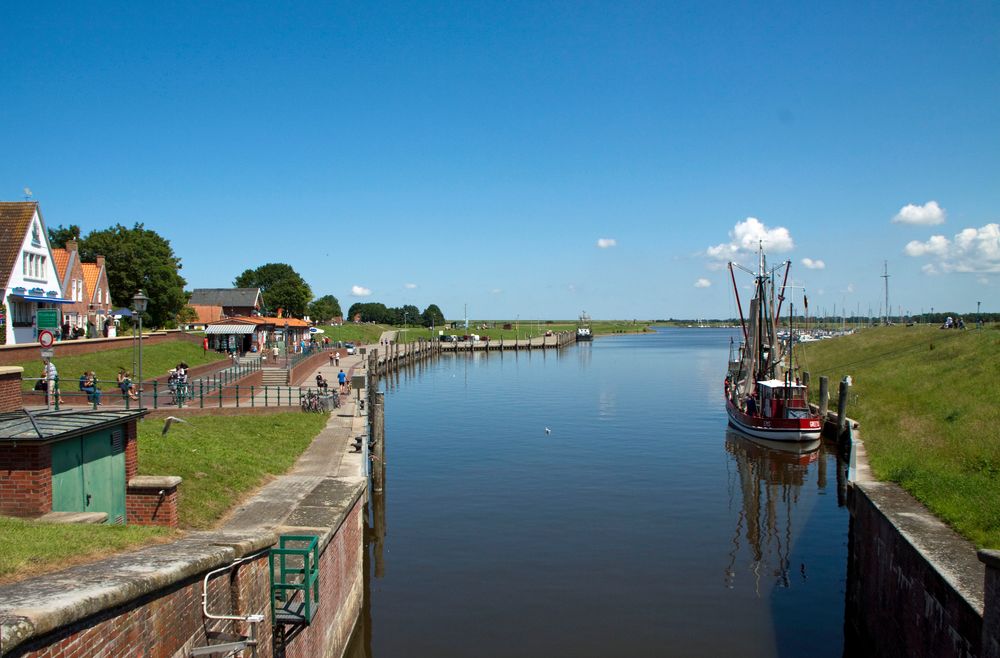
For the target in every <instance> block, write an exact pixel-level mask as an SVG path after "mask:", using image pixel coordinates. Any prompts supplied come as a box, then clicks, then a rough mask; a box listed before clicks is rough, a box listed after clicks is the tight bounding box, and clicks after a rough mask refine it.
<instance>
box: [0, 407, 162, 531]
mask: <svg viewBox="0 0 1000 658" xmlns="http://www.w3.org/2000/svg"><path fill="white" fill-rule="evenodd" d="M145 413H146V412H145V411H143V410H138V411H126V410H121V411H57V412H53V411H43V412H37V413H32V412H28V411H15V412H9V413H2V414H0V450H3V449H4V448H5V447H9V446H12V447H15V448H16V447H20V448H21V450H22V451H23V450H25V449H26V448H31V447H33V448H35V451H37V455H38V459H39V461H38V462H36V464H37V465H38V466H42V468H44V464H45V462H49V464H51V471H50V472H51V492H52V511H53V512H104V513H106V514H107V523H109V524H118V525H121V524H124V523H125V522H126V508H125V494H126V484H127V482H126V474H125V452H126V442H127V437H126V432H127V429H128V425H129V423H130V422H135V421H136V420H138V418H139V417H141V416H142V415H144V414H145ZM4 444H7V445H6V446H5V445H4ZM45 453H48V454H47V455H46V454H45ZM46 457H48V459H46Z"/></svg>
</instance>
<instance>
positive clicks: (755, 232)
mask: <svg viewBox="0 0 1000 658" xmlns="http://www.w3.org/2000/svg"><path fill="white" fill-rule="evenodd" d="M729 238H730V240H729V242H723V243H722V244H717V245H715V246H714V247H709V248H708V249H706V250H705V255H706V256H708V257H709V258H710V259H712V260H715V261H721V262H725V261H730V260H734V259H735V258H736V257H737V256H739V255H741V254H747V253H753V252H755V251H757V247H758V246H759V245H760V243H761V242H763V243H764V249H765V251H767V252H769V253H775V252H782V251H791V250H792V249H793V248H794V247H795V242H794V241H793V240H792V235H791V233H789V232H788V229H787V228H785V227H784V226H776V227H774V228H768V227H767V226H765V225H764V223H763V222H761V221H760V220H759V219H757V218H756V217H747V218H746V219H745V220H743V221H742V222H739V223H737V224H736V226H734V227H733V230H732V231H730V232H729Z"/></svg>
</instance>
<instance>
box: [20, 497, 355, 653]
mask: <svg viewBox="0 0 1000 658" xmlns="http://www.w3.org/2000/svg"><path fill="white" fill-rule="evenodd" d="M363 507H364V497H363V496H362V497H361V498H359V499H358V501H356V502H355V504H354V507H352V508H351V510H350V512H348V513H347V515H346V517H345V519H344V521H343V523H342V524H341V526H340V528H339V529H338V530H337V532H336V533H335V534H334V535H333V537H332V538H331V540H330V542H329V543H328V544H327V546H326V547H325V549H324V550H323V552H322V554H321V556H320V575H319V582H320V603H319V607H318V608H317V611H316V615H315V617H314V619H313V623H312V624H311V625H309V626H308V627H306V628H305V629H304V630H303V631H302V632H301V633H299V634H297V635H295V636H294V637H292V638H291V639H290V641H289V642H288V643H287V645H286V647H285V653H284V655H285V656H287V657H288V658H315V657H318V656H340V655H342V654H343V652H344V649H345V648H346V646H347V642H348V640H349V639H350V635H351V631H352V630H353V628H354V626H355V624H356V622H357V620H358V616H359V615H360V613H361V605H362V603H363V601H362V597H363V592H364V574H363V571H362V569H363V551H364V544H363V535H362V528H363V525H362V523H363V516H362V510H363ZM206 571H207V569H206ZM203 577H204V572H203V573H202V575H201V576H197V577H189V578H186V579H185V580H183V581H180V582H173V583H164V584H163V587H162V588H161V589H160V590H157V591H155V592H152V593H150V594H147V595H145V596H143V597H141V598H139V599H136V600H134V601H132V602H131V603H128V604H125V605H121V606H119V607H117V608H114V609H110V610H106V611H104V612H102V613H99V614H96V615H93V616H91V617H88V618H85V619H82V620H80V621H77V622H74V623H72V624H69V625H67V626H64V627H62V628H58V629H56V630H54V631H52V632H50V633H48V634H46V635H43V636H41V637H38V638H34V639H31V640H27V641H26V642H25V643H24V644H21V645H19V646H17V647H16V648H15V649H14V650H13V652H11V653H10V654H9V655H10V656H12V657H13V656H17V657H18V658H22V657H23V658H78V657H85V656H144V657H147V658H173V657H175V656H186V655H189V654H190V650H191V649H192V648H194V647H198V646H205V645H207V644H209V642H208V639H207V637H206V631H224V632H228V633H241V634H244V635H249V632H250V629H249V624H245V623H243V622H232V621H206V620H205V619H204V617H203V615H202V609H201V595H202V579H203ZM208 601H209V611H210V612H212V613H213V614H237V615H248V614H261V615H264V622H263V623H261V624H258V625H257V630H258V640H259V644H258V649H257V655H258V656H259V657H260V658H273V657H274V656H275V655H276V654H275V645H274V642H273V639H274V638H273V634H272V628H273V627H272V624H271V609H270V574H269V570H268V561H267V555H266V554H263V555H261V556H259V557H254V558H252V559H250V560H248V561H247V562H244V563H243V564H241V565H239V566H237V567H235V568H233V569H232V570H230V571H229V572H227V573H222V574H219V575H218V576H215V577H213V578H212V579H210V580H209V585H208ZM279 632H281V630H280V628H279Z"/></svg>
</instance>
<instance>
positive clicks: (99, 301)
mask: <svg viewBox="0 0 1000 658" xmlns="http://www.w3.org/2000/svg"><path fill="white" fill-rule="evenodd" d="M97 303H98V304H100V303H101V289H100V288H98V289H97Z"/></svg>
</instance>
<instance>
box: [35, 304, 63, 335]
mask: <svg viewBox="0 0 1000 658" xmlns="http://www.w3.org/2000/svg"><path fill="white" fill-rule="evenodd" d="M35 323H36V325H37V326H38V330H39V331H41V330H42V329H58V328H59V309H57V308H40V309H38V310H37V311H35Z"/></svg>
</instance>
